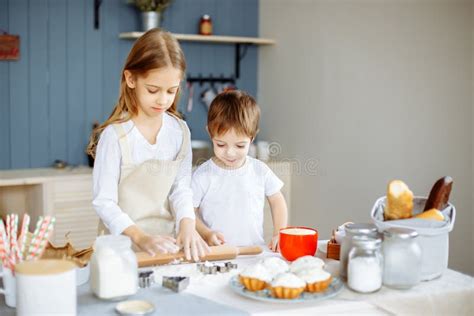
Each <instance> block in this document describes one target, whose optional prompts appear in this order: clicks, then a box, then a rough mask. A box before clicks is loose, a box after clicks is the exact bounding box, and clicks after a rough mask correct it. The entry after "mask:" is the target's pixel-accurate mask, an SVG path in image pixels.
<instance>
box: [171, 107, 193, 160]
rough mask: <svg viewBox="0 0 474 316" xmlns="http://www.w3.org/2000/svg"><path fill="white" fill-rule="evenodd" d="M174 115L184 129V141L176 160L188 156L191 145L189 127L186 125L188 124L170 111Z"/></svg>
mask: <svg viewBox="0 0 474 316" xmlns="http://www.w3.org/2000/svg"><path fill="white" fill-rule="evenodd" d="M169 114H170V115H171V116H172V117H174V118H175V119H176V120H177V121H178V123H179V125H180V126H181V130H182V131H183V142H182V144H181V149H180V150H179V152H178V155H177V156H176V160H183V159H184V157H186V154H187V153H188V147H189V129H188V128H187V127H186V124H184V121H183V120H181V119H180V118H178V117H176V116H175V115H173V114H171V113H169Z"/></svg>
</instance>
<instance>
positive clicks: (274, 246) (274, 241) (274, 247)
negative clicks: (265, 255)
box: [268, 235, 280, 252]
mask: <svg viewBox="0 0 474 316" xmlns="http://www.w3.org/2000/svg"><path fill="white" fill-rule="evenodd" d="M279 240H280V235H273V237H272V240H271V241H270V242H269V243H268V248H270V250H271V251H273V252H278V251H280V244H279V242H278V241H279Z"/></svg>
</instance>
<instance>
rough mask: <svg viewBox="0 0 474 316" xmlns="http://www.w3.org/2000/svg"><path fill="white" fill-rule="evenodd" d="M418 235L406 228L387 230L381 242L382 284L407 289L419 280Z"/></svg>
mask: <svg viewBox="0 0 474 316" xmlns="http://www.w3.org/2000/svg"><path fill="white" fill-rule="evenodd" d="M417 237H418V233H417V232H416V231H415V230H413V229H408V228H395V227H393V228H389V229H387V230H386V231H384V240H383V246H382V248H383V256H384V268H383V284H384V285H386V286H388V287H392V288H396V289H409V288H411V287H412V286H415V285H416V284H418V283H419V282H420V280H421V260H422V258H421V247H420V245H419V244H418V238H417Z"/></svg>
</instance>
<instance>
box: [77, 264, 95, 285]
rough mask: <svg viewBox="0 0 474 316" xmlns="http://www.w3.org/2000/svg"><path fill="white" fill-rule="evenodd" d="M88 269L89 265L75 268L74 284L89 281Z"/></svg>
mask: <svg viewBox="0 0 474 316" xmlns="http://www.w3.org/2000/svg"><path fill="white" fill-rule="evenodd" d="M90 271H91V269H90V266H89V265H86V266H85V267H83V268H76V286H80V285H83V284H86V283H87V281H89V276H90Z"/></svg>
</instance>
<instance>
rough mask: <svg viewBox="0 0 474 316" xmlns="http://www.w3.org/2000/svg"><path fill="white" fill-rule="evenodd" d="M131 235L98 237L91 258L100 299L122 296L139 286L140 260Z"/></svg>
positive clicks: (93, 285) (92, 283)
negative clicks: (134, 250)
mask: <svg viewBox="0 0 474 316" xmlns="http://www.w3.org/2000/svg"><path fill="white" fill-rule="evenodd" d="M131 246H132V242H131V240H130V238H129V237H127V236H123V235H119V236H113V235H104V236H99V237H97V239H96V241H95V243H94V253H93V255H92V258H91V263H90V265H91V279H90V286H91V290H92V292H93V293H94V294H95V295H96V296H97V297H99V298H101V299H121V298H124V297H127V296H130V295H133V294H135V293H136V292H137V290H138V263H137V257H136V255H135V253H134V252H133V250H132V248H131Z"/></svg>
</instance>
